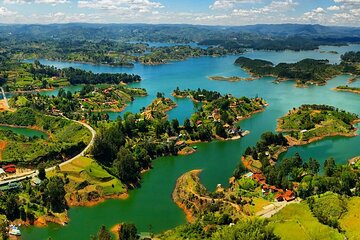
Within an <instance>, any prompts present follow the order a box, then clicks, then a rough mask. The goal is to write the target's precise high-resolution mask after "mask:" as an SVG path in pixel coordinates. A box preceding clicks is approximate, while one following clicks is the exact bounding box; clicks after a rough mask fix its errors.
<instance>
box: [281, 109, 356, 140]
mask: <svg viewBox="0 0 360 240" xmlns="http://www.w3.org/2000/svg"><path fill="white" fill-rule="evenodd" d="M358 121H359V117H358V116H357V115H356V114H353V113H349V112H345V111H343V110H339V109H338V108H335V107H331V106H327V105H302V106H301V107H300V108H298V109H293V110H291V111H289V113H288V114H287V115H285V116H284V117H282V118H280V119H279V120H278V127H277V130H278V131H281V132H289V133H290V134H289V136H288V140H289V142H290V144H291V145H301V144H306V143H310V142H313V141H316V140H319V139H322V138H324V137H328V136H355V134H356V133H355V132H356V128H355V127H354V126H353V124H354V123H355V122H358Z"/></svg>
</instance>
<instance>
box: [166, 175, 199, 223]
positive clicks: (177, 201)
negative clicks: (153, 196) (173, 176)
mask: <svg viewBox="0 0 360 240" xmlns="http://www.w3.org/2000/svg"><path fill="white" fill-rule="evenodd" d="M201 172H202V170H201V169H196V170H191V171H190V172H189V173H190V174H191V175H196V176H197V177H198V176H199V174H200V173H201ZM183 177H184V175H182V176H180V177H179V178H178V179H177V180H176V183H175V187H174V190H173V192H172V194H171V197H172V200H173V202H174V203H175V204H176V205H177V206H178V207H179V208H180V209H182V210H183V212H184V213H185V216H186V221H187V222H188V223H194V221H195V219H196V218H195V216H194V214H193V213H192V212H191V210H190V209H188V208H187V207H186V205H185V204H184V203H182V202H181V199H180V198H179V196H177V193H176V191H175V190H177V189H178V188H179V184H181V181H182V178H183Z"/></svg>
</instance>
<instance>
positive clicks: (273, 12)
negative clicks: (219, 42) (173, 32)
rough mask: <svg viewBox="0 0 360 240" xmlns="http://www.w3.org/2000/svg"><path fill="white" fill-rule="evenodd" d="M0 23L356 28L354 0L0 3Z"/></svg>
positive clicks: (359, 1)
mask: <svg viewBox="0 0 360 240" xmlns="http://www.w3.org/2000/svg"><path fill="white" fill-rule="evenodd" d="M0 22H1V23H44V24H45V23H68V22H91V23H188V24H206V25H248V24H257V23H311V24H324V25H342V26H356V27H360V0H0Z"/></svg>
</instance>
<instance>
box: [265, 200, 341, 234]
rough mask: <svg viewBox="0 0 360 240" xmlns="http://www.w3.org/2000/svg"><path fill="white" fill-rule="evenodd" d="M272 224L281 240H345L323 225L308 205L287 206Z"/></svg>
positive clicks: (272, 220)
mask: <svg viewBox="0 0 360 240" xmlns="http://www.w3.org/2000/svg"><path fill="white" fill-rule="evenodd" d="M270 222H271V225H272V226H273V227H274V233H275V234H276V235H277V236H279V237H280V238H281V239H302V240H311V239H338V240H341V239H344V236H343V235H342V234H340V233H339V232H338V231H337V230H336V229H333V228H331V227H329V226H326V225H323V224H321V223H320V222H319V221H318V219H317V218H316V217H314V216H313V215H312V213H311V211H310V208H309V207H308V205H307V204H306V203H301V204H290V205H288V206H286V207H285V208H283V209H282V210H280V212H278V213H277V214H276V215H274V216H273V217H272V218H271V219H270Z"/></svg>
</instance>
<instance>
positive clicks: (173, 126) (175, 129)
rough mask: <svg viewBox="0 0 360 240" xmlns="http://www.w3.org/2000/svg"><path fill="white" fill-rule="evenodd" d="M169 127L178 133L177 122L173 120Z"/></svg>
mask: <svg viewBox="0 0 360 240" xmlns="http://www.w3.org/2000/svg"><path fill="white" fill-rule="evenodd" d="M171 127H172V128H173V129H174V131H175V132H176V133H179V121H178V120H177V119H173V120H172V121H171Z"/></svg>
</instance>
